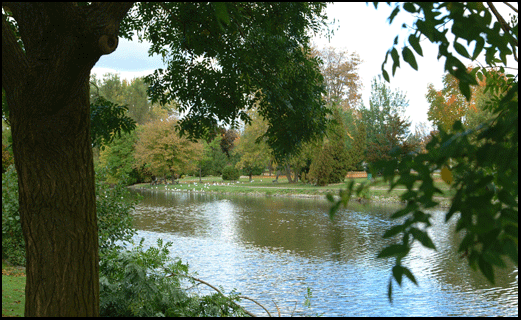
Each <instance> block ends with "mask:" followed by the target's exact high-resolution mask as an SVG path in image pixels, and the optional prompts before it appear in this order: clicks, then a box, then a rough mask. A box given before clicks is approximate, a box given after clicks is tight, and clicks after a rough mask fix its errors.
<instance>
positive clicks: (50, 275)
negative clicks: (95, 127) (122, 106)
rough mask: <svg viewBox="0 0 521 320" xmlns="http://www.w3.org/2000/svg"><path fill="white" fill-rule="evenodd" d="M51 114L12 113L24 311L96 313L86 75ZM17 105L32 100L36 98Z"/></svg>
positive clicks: (35, 102)
mask: <svg viewBox="0 0 521 320" xmlns="http://www.w3.org/2000/svg"><path fill="white" fill-rule="evenodd" d="M85 80H86V81H85V82H84V88H83V90H81V93H80V94H79V95H78V96H77V97H76V98H75V99H71V100H70V102H69V103H68V105H67V106H65V107H64V108H63V109H62V110H61V111H59V112H58V113H57V114H56V115H53V116H46V115H42V114H40V113H37V114H33V115H30V114H27V113H26V114H20V115H19V116H20V117H19V118H18V113H17V112H15V113H13V115H12V117H11V124H12V134H13V152H14V157H15V164H16V170H17V172H18V177H19V179H18V186H19V202H20V218H21V222H22V229H23V234H24V239H25V250H26V255H27V266H26V272H27V280H26V301H25V315H26V316H41V315H53V316H75V315H77V316H81V315H83V316H85V315H86V316H96V315H98V314H99V275H98V270H99V263H98V260H99V259H98V227H97V221H96V198H95V185H94V166H93V160H92V147H91V136H90V114H89V108H90V104H89V91H88V79H85ZM24 104H27V105H32V106H38V104H39V101H38V97H34V98H31V97H28V99H26V100H25V101H24Z"/></svg>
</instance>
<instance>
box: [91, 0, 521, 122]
mask: <svg viewBox="0 0 521 320" xmlns="http://www.w3.org/2000/svg"><path fill="white" fill-rule="evenodd" d="M515 6H516V7H517V4H515ZM498 9H501V8H498ZM326 10H327V15H328V18H329V19H330V20H331V21H333V19H335V20H336V24H335V26H334V27H333V29H334V30H335V33H334V36H333V37H332V38H331V41H330V42H328V40H327V39H326V38H325V37H315V38H314V39H313V42H314V43H315V45H316V46H317V47H318V48H319V49H320V48H323V47H325V46H333V47H335V48H339V49H347V50H348V51H349V52H353V51H354V52H357V53H358V54H359V55H360V57H361V59H362V60H363V63H362V64H361V65H360V70H359V73H360V77H361V80H362V83H363V90H362V100H363V101H364V104H365V105H366V106H368V105H369V103H368V101H369V95H370V89H371V80H372V78H373V77H375V76H377V75H379V74H381V65H382V62H383V61H384V59H385V53H386V52H387V50H389V49H390V48H391V47H392V44H393V40H394V38H395V37H396V35H398V34H401V35H402V36H401V37H400V41H401V42H400V43H399V46H398V49H399V51H401V47H402V45H403V42H402V41H404V40H405V39H406V37H405V36H404V35H407V34H408V33H407V31H406V30H405V29H402V27H401V26H402V24H403V23H404V22H405V23H407V24H408V25H411V24H412V23H411V22H412V17H411V15H410V14H408V13H407V12H401V13H400V14H398V16H397V17H396V18H395V20H394V21H393V24H392V25H389V23H388V20H387V18H388V17H389V15H390V13H391V11H392V7H390V6H388V5H387V4H383V3H382V4H380V5H379V6H378V10H376V9H375V8H374V6H373V5H372V4H369V5H367V4H365V3H357V2H355V3H353V2H338V3H334V4H328V7H327V9H326ZM507 17H508V15H505V18H507ZM421 45H422V49H423V57H419V56H416V61H417V63H418V71H415V70H414V69H412V68H411V67H410V66H409V65H408V64H407V63H405V62H403V60H402V61H401V64H400V68H398V69H397V71H396V74H395V76H394V77H392V76H391V66H392V59H390V58H389V59H388V66H387V68H386V70H387V71H388V72H389V75H390V76H391V83H390V86H391V87H392V88H393V89H398V90H401V91H403V92H405V94H406V96H407V98H408V99H409V107H408V108H407V112H406V115H407V116H408V117H409V119H410V120H411V121H412V122H413V125H414V124H416V123H418V122H427V111H428V108H429V106H428V103H427V100H426V99H425V94H426V93H427V85H428V83H433V84H434V86H435V87H436V88H437V89H441V88H442V83H441V79H442V76H443V64H444V62H445V61H444V59H442V60H440V61H438V60H437V58H436V56H437V53H438V47H437V46H435V45H433V44H431V43H430V42H429V41H422V42H421ZM149 47H150V44H148V43H139V42H138V41H137V40H136V41H132V42H129V41H127V40H124V39H120V43H119V46H118V48H117V50H116V51H115V52H114V53H112V54H110V55H105V56H102V57H101V58H100V60H99V61H98V63H97V64H96V65H95V66H94V68H93V69H92V73H95V74H96V75H97V76H98V78H101V76H102V75H103V74H105V73H107V72H113V73H118V74H119V75H120V77H121V78H124V79H129V80H130V79H132V78H134V77H141V76H144V75H147V74H150V73H152V72H153V71H154V70H155V69H157V68H165V66H164V65H163V62H162V61H161V58H160V57H159V56H157V55H155V56H153V57H149V56H148V53H147V51H148V48H149ZM462 61H463V60H462ZM464 63H465V62H464Z"/></svg>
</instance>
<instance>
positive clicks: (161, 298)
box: [100, 239, 244, 317]
mask: <svg viewBox="0 0 521 320" xmlns="http://www.w3.org/2000/svg"><path fill="white" fill-rule="evenodd" d="M143 240H144V239H141V242H140V243H139V245H138V246H136V247H135V248H133V249H131V250H126V251H117V250H114V251H112V254H111V256H110V257H108V258H107V259H104V260H102V261H101V264H100V316H112V317H115V316H117V317H157V316H163V317H164V316H166V317H179V316H184V317H194V316H214V317H215V316H241V315H244V312H243V311H242V309H241V308H240V307H238V306H237V305H235V304H233V303H232V302H231V301H234V300H235V301H236V300H238V298H237V295H232V297H225V296H223V295H220V294H213V295H206V296H198V295H195V294H189V293H188V292H187V290H185V289H183V288H182V287H181V284H182V283H183V281H182V279H184V278H185V277H184V276H186V275H187V273H188V265H185V264H183V263H182V262H181V260H179V259H178V260H176V261H175V262H174V263H170V264H167V263H168V261H169V260H170V257H169V255H168V254H169V250H168V248H169V247H170V246H171V245H172V243H171V242H168V243H166V244H165V245H163V241H162V240H161V239H158V242H157V245H158V246H157V247H152V248H149V249H147V250H145V251H144V250H143ZM185 282H186V281H185ZM190 282H191V284H192V285H193V284H194V283H193V280H192V281H190Z"/></svg>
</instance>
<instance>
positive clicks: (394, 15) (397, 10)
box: [375, 2, 400, 24]
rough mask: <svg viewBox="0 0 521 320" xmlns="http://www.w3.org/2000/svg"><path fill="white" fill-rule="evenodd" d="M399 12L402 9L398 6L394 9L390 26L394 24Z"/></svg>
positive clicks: (390, 17) (390, 18)
mask: <svg viewBox="0 0 521 320" xmlns="http://www.w3.org/2000/svg"><path fill="white" fill-rule="evenodd" d="M375 6H376V2H375ZM398 12H400V7H398V6H396V8H394V10H393V12H391V15H390V16H389V24H391V23H393V20H394V18H395V17H396V15H397V14H398Z"/></svg>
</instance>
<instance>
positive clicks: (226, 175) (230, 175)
mask: <svg viewBox="0 0 521 320" xmlns="http://www.w3.org/2000/svg"><path fill="white" fill-rule="evenodd" d="M240 176H241V173H240V171H239V170H238V169H235V167H233V166H226V167H224V169H223V180H238V179H239V177H240Z"/></svg>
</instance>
